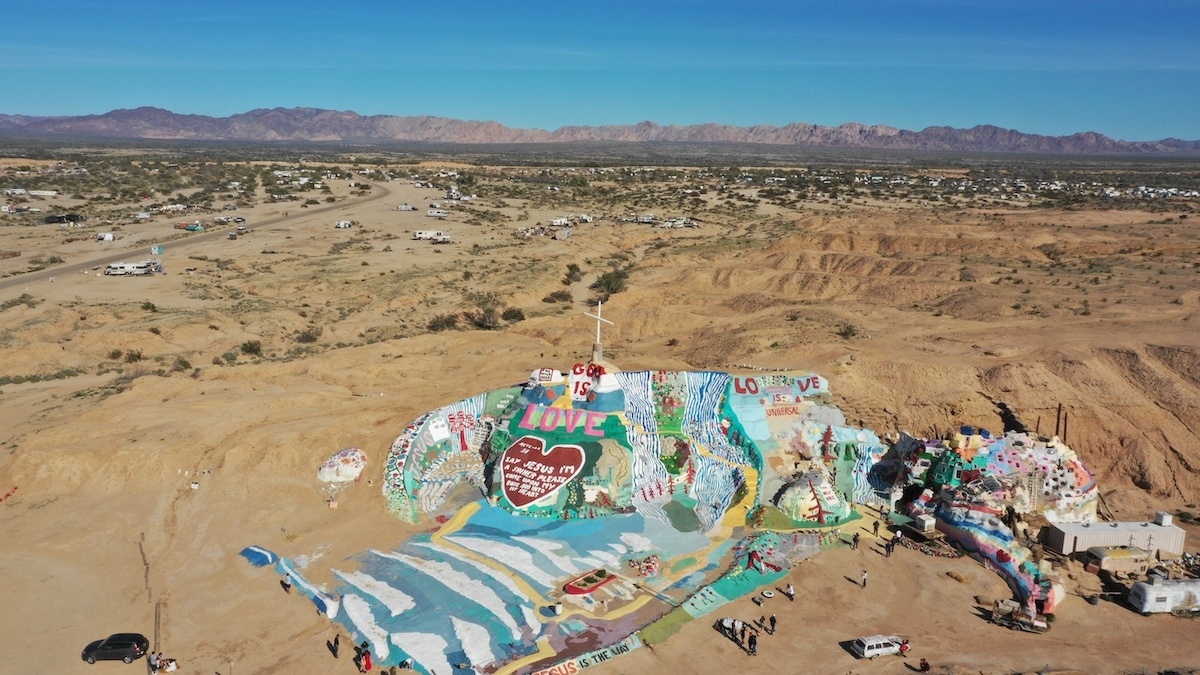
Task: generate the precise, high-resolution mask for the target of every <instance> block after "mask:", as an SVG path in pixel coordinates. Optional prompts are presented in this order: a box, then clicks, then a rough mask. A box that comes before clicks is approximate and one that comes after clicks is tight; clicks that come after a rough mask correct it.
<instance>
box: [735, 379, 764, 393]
mask: <svg viewBox="0 0 1200 675" xmlns="http://www.w3.org/2000/svg"><path fill="white" fill-rule="evenodd" d="M733 390H734V391H735V392H737V393H739V394H757V393H758V382H756V381H755V380H754V378H753V377H747V378H746V379H744V380H743V379H742V378H740V377H735V378H733Z"/></svg>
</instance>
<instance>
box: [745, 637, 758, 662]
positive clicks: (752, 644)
mask: <svg viewBox="0 0 1200 675" xmlns="http://www.w3.org/2000/svg"><path fill="white" fill-rule="evenodd" d="M746 648H747V649H748V650H750V656H758V636H757V635H754V634H753V633H751V634H750V641H749V642H748V643H746Z"/></svg>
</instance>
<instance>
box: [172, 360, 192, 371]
mask: <svg viewBox="0 0 1200 675" xmlns="http://www.w3.org/2000/svg"><path fill="white" fill-rule="evenodd" d="M191 367H192V364H190V363H188V360H187V359H185V358H183V357H182V356H176V357H175V363H173V364H171V370H174V371H175V372H181V371H184V370H189V369H191Z"/></svg>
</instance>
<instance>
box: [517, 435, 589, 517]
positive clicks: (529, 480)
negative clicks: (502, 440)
mask: <svg viewBox="0 0 1200 675" xmlns="http://www.w3.org/2000/svg"><path fill="white" fill-rule="evenodd" d="M583 460H584V455H583V448H581V447H579V446H578V445H556V446H554V447H552V448H550V451H549V452H546V442H545V441H543V440H542V439H540V438H538V437H536V436H522V437H521V438H518V439H517V440H516V441H514V442H513V444H512V445H510V446H508V449H507V450H505V451H504V455H503V456H502V457H501V458H500V476H501V479H502V482H503V485H504V496H505V497H507V498H508V501H509V502H511V503H512V505H513V506H515V507H517V508H524V507H525V506H528V505H530V504H532V503H533V502H536V501H537V500H539V499H541V498H542V497H545V496H546V495H548V494H551V493H553V492H555V491H556V490H558V489H559V488H561V487H562V486H563V485H564V484H566V483H567V482H568V481H571V480H574V479H575V477H576V476H578V475H579V473H580V472H581V471H583Z"/></svg>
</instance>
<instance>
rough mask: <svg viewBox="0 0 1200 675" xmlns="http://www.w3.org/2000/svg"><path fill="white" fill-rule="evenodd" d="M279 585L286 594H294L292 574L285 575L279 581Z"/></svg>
mask: <svg viewBox="0 0 1200 675" xmlns="http://www.w3.org/2000/svg"><path fill="white" fill-rule="evenodd" d="M279 585H280V586H282V587H283V592H284V593H291V592H292V575H290V574H285V575H283V578H282V579H280V580H279Z"/></svg>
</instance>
